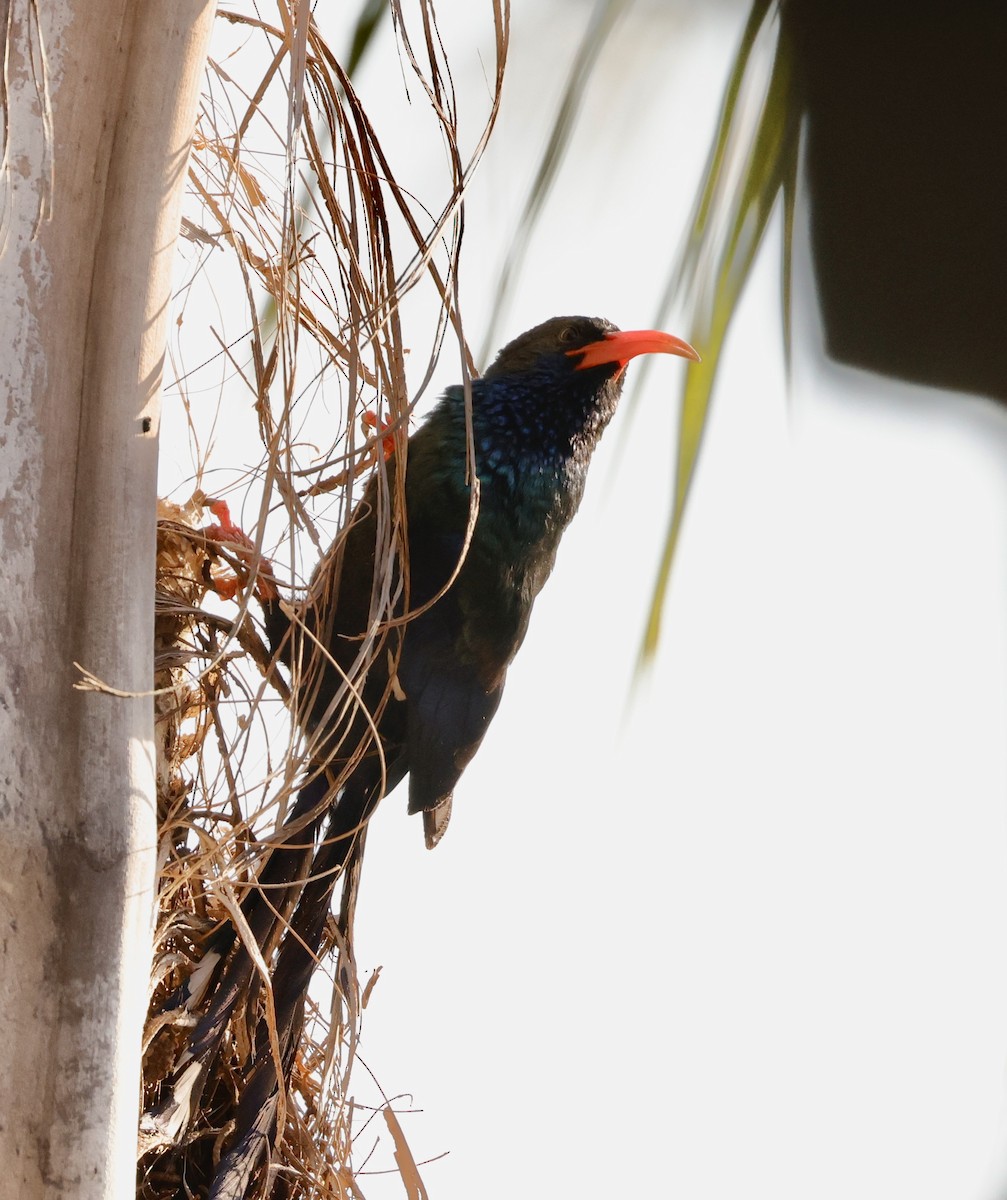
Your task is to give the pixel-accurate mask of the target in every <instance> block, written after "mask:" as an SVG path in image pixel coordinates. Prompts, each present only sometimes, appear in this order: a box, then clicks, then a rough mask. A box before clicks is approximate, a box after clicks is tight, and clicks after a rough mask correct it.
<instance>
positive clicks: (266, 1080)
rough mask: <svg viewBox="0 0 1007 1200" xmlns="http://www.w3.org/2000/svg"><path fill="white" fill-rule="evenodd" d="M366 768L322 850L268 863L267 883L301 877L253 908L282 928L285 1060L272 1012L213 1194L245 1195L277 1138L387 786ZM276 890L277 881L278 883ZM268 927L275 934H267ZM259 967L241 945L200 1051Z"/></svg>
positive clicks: (259, 923) (276, 981) (279, 985)
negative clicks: (315, 1001) (322, 961)
mask: <svg viewBox="0 0 1007 1200" xmlns="http://www.w3.org/2000/svg"><path fill="white" fill-rule="evenodd" d="M359 776H360V772H359V771H358V773H357V775H355V776H354V777H353V778H351V780H350V781H349V782H348V783H347V785H346V787H345V788H344V789H343V793H342V795H341V796H340V798H339V803H338V804H337V805H336V806H335V807H334V808H333V809H332V810H331V814H330V816H329V820H328V823H327V828H326V831H325V837H324V839H323V841H322V844H321V845H320V846H319V848H318V850H317V851H316V852H313V853H312V851H310V850H304V849H299V850H297V851H292V850H286V849H284V850H282V851H281V849H280V848H278V849H277V850H274V852H273V855H272V856H271V857H270V860H269V862H268V863H267V865H266V868H265V869H264V871H263V875H262V878H261V880H260V882H261V883H266V884H267V885H269V884H275V883H279V882H282V880H283V879H285V878H289V879H291V880H292V881H293V883H292V885H291V886H292V888H295V889H296V896H297V898H296V903H294V904H293V905H291V904H289V903H281V902H277V901H272V902H270V900H269V896H268V893H267V892H266V891H265V890H262V891H260V892H259V893H258V895H257V897H256V902H255V905H254V907H253V910H252V912H251V913H250V914H249V915H248V916H247V919H248V922H249V925H250V926H251V927H252V932H253V933H254V934H255V937H256V940H257V941H259V945H260V947H265V948H268V946H269V945H270V944H275V942H276V941H277V940H279V939H280V937H281V936H282V941H280V946H279V951H278V953H277V956H276V962H275V966H274V968H273V971H272V992H273V1013H274V1016H275V1029H276V1035H277V1039H278V1046H279V1062H277V1060H276V1056H275V1054H274V1050H273V1044H272V1043H271V1040H270V1036H269V1030H268V1027H267V1025H266V1022H265V1019H262V1020H260V1021H259V1023H258V1026H257V1029H256V1035H255V1054H254V1056H253V1058H252V1059H251V1061H250V1066H249V1069H248V1073H247V1075H246V1077H245V1080H244V1082H243V1084H242V1086H241V1099H240V1101H239V1104H238V1110H237V1113H236V1118H235V1128H234V1133H233V1137H232V1141H231V1145H230V1147H229V1149H228V1150H227V1152H226V1153H225V1154H224V1155H223V1157H222V1158H221V1161H220V1165H219V1167H218V1168H217V1172H216V1175H215V1178H214V1182H213V1187H212V1189H211V1191H210V1197H211V1200H238V1198H243V1197H245V1196H246V1195H247V1194H248V1189H249V1185H250V1184H251V1183H252V1181H253V1179H254V1178H255V1176H256V1173H257V1171H258V1169H259V1167H260V1166H261V1164H262V1162H263V1160H264V1159H265V1158H266V1157H267V1156H268V1154H269V1152H270V1151H271V1149H272V1147H273V1145H274V1144H275V1141H276V1135H277V1110H278V1107H279V1104H278V1102H279V1095H280V1088H281V1087H283V1088H285V1087H286V1086H287V1082H288V1080H289V1077H290V1070H291V1067H292V1066H293V1062H294V1057H295V1054H296V1051H297V1045H298V1042H299V1040H300V1035H301V1030H302V1027H303V1023H304V1006H305V999H306V997H307V992H308V986H309V984H310V982H311V976H312V973H313V971H314V968H315V966H316V964H317V961H318V952H319V950H320V948H321V945H322V941H323V939H324V936H325V926H326V921H327V919H328V916H329V911H330V907H331V901H332V893H333V890H334V888H335V885H336V882H337V880H338V879H339V878H340V877H341V876H342V875H343V872H344V870H345V869H346V867H347V865H348V864H349V863H350V862H352V860H353V859H354V857H355V856H357V855H358V854H359V851H360V848H361V847H362V844H363V836H364V830H365V828H366V822H367V819H368V818H369V817H370V815H371V812H372V810H373V808H374V806H375V804H376V803H377V799H378V797H379V795H380V791H379V788H380V780H377V779H372V780H366V781H365V780H361V779H360V778H359ZM309 789H312V785H311V784H308V785H306V787H305V788H304V789H302V792H301V794H300V795H299V796H298V799H297V804H296V805H295V809H294V812H295V813H296V812H298V810H300V811H301V814H302V815H303V814H304V813H306V812H309V811H311V806H312V804H313V803H314V804H317V799H315V797H317V789H312V790H311V791H309ZM322 795H323V796H324V791H323V793H322ZM302 800H303V803H302ZM292 819H294V818H293V815H292ZM315 828H316V829H317V825H316V826H315ZM306 833H307V830H305V831H304V832H302V833H301V834H298V835H297V837H298V839H299V841H301V842H303V841H305V840H306V837H305V835H306ZM306 853H307V854H308V855H309V858H308V861H307V863H306V864H305V862H304V857H303V856H304V855H305V854H306ZM278 855H279V858H280V861H281V865H280V866H278V867H277V868H276V869H275V870H274V871H272V872H271V871H270V870H269V868H270V867H271V866H272V864H273V862H274V860H276V859H277V857H278ZM267 877H268V878H267ZM277 877H279V878H277ZM302 879H304V880H305V881H304V882H303V886H302V885H301V882H300V881H301V880H302ZM269 890H270V891H272V890H274V888H272V887H270V889H269ZM275 890H276V891H277V894H278V895H283V894H284V892H283V889H282V888H280V889H275ZM288 890H289V889H288ZM274 910H276V911H274ZM287 910H291V911H289V912H287ZM263 912H266V913H268V914H269V917H270V918H271V919H272V922H271V923H268V922H266V920H265V919H264V918H262V917H261V914H262V913H263ZM285 913H286V914H287V915H286V916H285V915H284V914H285ZM347 921H348V913H347V910H346V906H345V904H344V910H343V911H342V912H341V913H340V926H341V929H340V933H341V935H342V936H343V938H344V939H346V940H347V941H348V940H349V936H350V930H349V928H348V927H347ZM267 925H268V928H267ZM263 929H265V938H266V939H267V940H265V941H260V940H259V938H260V932H262V930H263ZM253 972H254V964H253V963H252V960H251V956H250V955H249V954H248V951H247V948H245V947H244V946H242V945H239V946H238V947H237V948H236V950H235V953H234V958H233V959H232V961H231V962H230V964H229V965H228V968H227V970H226V971H225V973H224V975H223V976H222V978H221V980H220V984H219V985H218V988H217V990H216V992H215V994H214V997H213V1000H212V1002H211V1005H210V1008H209V1010H208V1011H207V1013H206V1015H205V1016H204V1018H203V1020H202V1021H201V1022H200V1026H199V1028H198V1029H197V1031H196V1037H194V1038H193V1041H192V1043H190V1045H191V1049H192V1053H193V1055H194V1056H195V1055H196V1054H197V1053H199V1052H200V1050H201V1049H202V1048H203V1047H204V1046H205V1047H210V1046H212V1045H214V1044H215V1042H218V1041H219V1038H220V1035H221V1033H222V1032H223V1030H224V1028H225V1027H226V1025H227V1021H228V1019H229V1018H230V1015H231V1013H232V1012H233V1010H234V1007H235V1005H236V1003H237V1001H238V999H239V998H241V997H242V996H243V995H246V996H247V995H248V994H249V992H250V990H252V989H253V988H254V986H255V985H254V981H253V979H252V975H253ZM204 1027H205V1028H204ZM204 1052H205V1051H204Z"/></svg>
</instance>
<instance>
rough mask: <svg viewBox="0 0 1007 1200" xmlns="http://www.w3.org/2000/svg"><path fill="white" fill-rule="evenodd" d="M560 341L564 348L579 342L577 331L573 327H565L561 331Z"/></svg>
mask: <svg viewBox="0 0 1007 1200" xmlns="http://www.w3.org/2000/svg"><path fill="white" fill-rule="evenodd" d="M559 340H560V343H561V344H562V345H564V346H572V345H573V344H574V342H576V341H577V330H576V329H574V327H573V326H572V325H565V326H564V327H563V328H562V329H561V330H560V331H559Z"/></svg>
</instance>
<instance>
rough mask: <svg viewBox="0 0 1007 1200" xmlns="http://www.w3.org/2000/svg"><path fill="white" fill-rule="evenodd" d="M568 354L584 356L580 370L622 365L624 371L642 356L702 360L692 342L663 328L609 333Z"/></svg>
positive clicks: (577, 369) (580, 363) (578, 366)
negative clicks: (614, 364) (678, 356)
mask: <svg viewBox="0 0 1007 1200" xmlns="http://www.w3.org/2000/svg"><path fill="white" fill-rule="evenodd" d="M567 354H569V355H574V354H579V355H581V360H580V362H579V363H577V365H576V366H575V367H574V370H576V371H583V370H584V369H585V368H587V367H601V366H604V365H605V364H606V363H618V365H619V369H620V370H621V369H622V368H623V367H625V365H626V364H627V363H628V362H629V360H630V359H631V358H636V356H637V355H638V354H680V355H681V356H682V358H691V359H692V360H693V362H699V361H700V357H699V355H698V354H697V353H696V351H695V350H694V349H693V348H692V347H691V346H690V345H689V343H688V342H685V341H683V340H682V339H681V338H677V337H674V336H673V335H672V334H670V333H662V332H661V331H660V330H659V329H619V330H616V331H614V332H612V333H606V334H605V336H604V337H603V338H599V340H598V341H597V342H588V344H587V345H586V346H581V347H580V349H579V350H568V351H567Z"/></svg>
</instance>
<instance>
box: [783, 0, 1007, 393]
mask: <svg viewBox="0 0 1007 1200" xmlns="http://www.w3.org/2000/svg"><path fill="white" fill-rule="evenodd" d="M781 15H782V21H783V25H784V33H785V35H787V36H788V37H789V39H790V44H791V46H792V48H793V53H794V79H793V85H794V88H795V102H796V103H797V104H798V106H799V108H800V110H801V111H802V112H803V113H804V114H806V118H807V127H806V137H807V142H806V149H807V153H806V175H805V181H806V184H807V187H808V188H809V190H810V198H811V238H812V252H813V256H814V264H815V273H816V280H817V285H818V291H819V297H820V303H821V307H822V313H823V318H824V323H825V337H826V346H827V350H828V352H829V354H830V355H831V356H832V357H834V358H835V359H837V360H839V361H841V362H843V363H846V364H848V365H850V366H855V367H860V368H865V369H867V370H870V371H876V372H881V373H883V374H886V375H893V376H896V377H898V378H900V379H905V380H908V381H911V382H913V383H918V384H927V385H932V386H936V387H943V388H950V389H954V390H958V391H965V392H973V393H978V394H981V395H984V396H989V397H992V398H994V399H996V400H998V401H1000V402H1001V403H1005V402H1007V335H1005V330H1004V317H1005V310H1007V303H1005V301H1007V5H1004V4H1002V3H1000V2H999V0H992V2H989V0H987V2H986V3H979V2H971V3H969V2H966V3H957V4H948V3H934V2H927V0H923V2H922V3H915V4H913V3H906V2H901V3H900V2H892V0H888V2H886V0H841V2H839V3H837V2H835V0H821V2H819V0H785V3H784V5H783V8H782V14H781Z"/></svg>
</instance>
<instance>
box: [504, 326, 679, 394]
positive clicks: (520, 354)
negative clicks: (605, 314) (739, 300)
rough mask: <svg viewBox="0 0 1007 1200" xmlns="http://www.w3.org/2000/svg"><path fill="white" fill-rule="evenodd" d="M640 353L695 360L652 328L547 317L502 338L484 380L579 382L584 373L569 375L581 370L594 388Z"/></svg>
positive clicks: (667, 335)
mask: <svg viewBox="0 0 1007 1200" xmlns="http://www.w3.org/2000/svg"><path fill="white" fill-rule="evenodd" d="M640 354H678V355H681V356H682V357H683V358H691V359H693V360H694V361H696V362H698V361H699V355H698V354H697V353H696V351H695V350H694V349H693V348H692V347H691V346H690V345H689V343H688V342H685V341H683V340H682V339H681V338H677V337H674V336H673V335H672V334H670V333H661V332H660V330H657V329H635V330H625V329H619V328H617V326H615V325H613V324H612V322H611V321H606V320H604V319H603V318H602V317H553V318H552V319H551V320H549V321H544V322H543V323H542V324H541V325H536V326H535V328H534V329H529V330H528V331H527V333H522V334H521V335H520V337H516V338H515V339H514V340H513V341H512V342H508V344H507V345H506V346H504V348H503V349H502V350H501V351H500V353H499V354H498V355H497V357H496V359H495V361H494V363H493V365H492V366H491V367H490V368H489V369H488V370H487V371H486V374H485V376H484V378H486V379H493V378H497V377H502V376H508V377H519V376H523V375H529V374H530V375H534V376H541V375H543V374H548V375H551V376H553V378H554V380H555V382H557V383H559V382H561V381H562V380H563V379H564V378H565V379H568V380H569V381H570V382H571V383H573V382H576V383H577V384H578V385H579V384H580V383H581V381H582V380H584V379H585V377H584V376H581V377H580V378H579V379H578V378H577V376H576V374H575V373H576V372H586V373H589V375H590V383H591V384H593V385H594V386H598V385H599V384H600V383H601V382H602V381H603V380H605V379H615V378H618V377H620V376H621V375H622V372H623V371H624V370H625V368H626V364H627V363H628V362H629V361H630V359H632V358H636V357H637V356H638V355H640ZM596 372H597V373H596Z"/></svg>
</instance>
